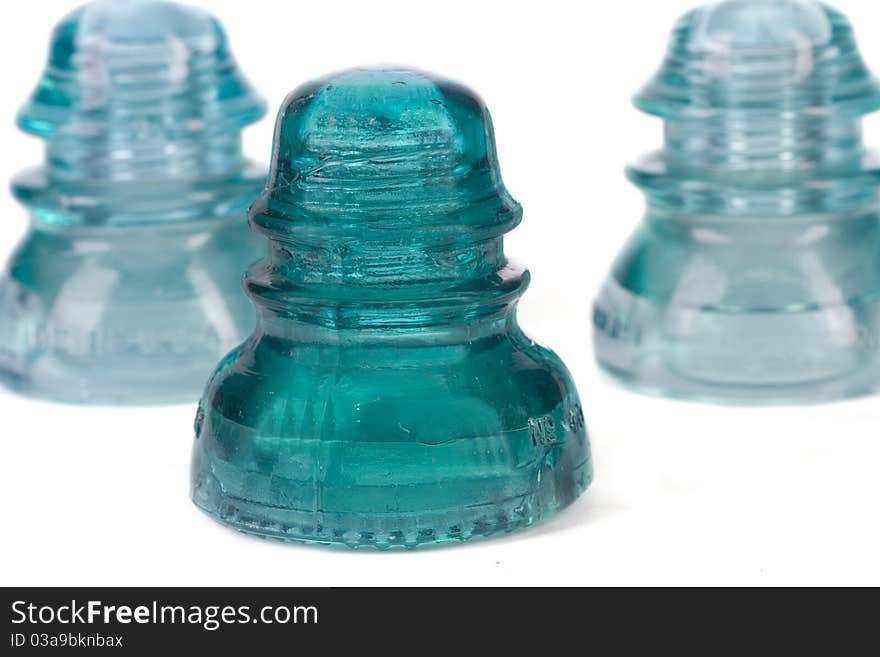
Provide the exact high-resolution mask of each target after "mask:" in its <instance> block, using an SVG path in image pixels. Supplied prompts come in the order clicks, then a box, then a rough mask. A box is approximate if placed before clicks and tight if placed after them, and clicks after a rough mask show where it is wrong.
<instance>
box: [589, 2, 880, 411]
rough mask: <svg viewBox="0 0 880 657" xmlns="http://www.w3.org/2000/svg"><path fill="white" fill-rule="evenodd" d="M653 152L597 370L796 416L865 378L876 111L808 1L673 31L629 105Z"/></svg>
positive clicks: (871, 337)
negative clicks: (640, 114) (655, 135)
mask: <svg viewBox="0 0 880 657" xmlns="http://www.w3.org/2000/svg"><path fill="white" fill-rule="evenodd" d="M635 105H636V106H637V107H638V108H639V109H641V110H643V111H644V112H647V113H649V114H652V115H655V116H658V117H660V118H661V119H662V120H663V122H664V131H665V132H664V145H663V148H662V149H661V150H660V151H658V152H655V153H651V154H649V155H647V156H646V157H644V158H643V159H641V160H640V161H638V162H636V163H635V164H633V165H632V166H630V167H629V169H628V175H629V178H630V179H631V180H632V181H633V182H634V183H635V184H636V185H637V186H638V187H639V188H640V189H641V190H642V191H643V192H644V193H645V196H646V197H647V212H646V215H645V217H644V219H643V221H642V222H641V225H640V226H639V227H638V228H637V229H636V231H635V234H634V235H633V236H632V237H631V238H630V240H629V242H628V244H627V245H626V246H625V248H624V249H623V252H622V253H621V254H620V255H619V257H618V258H617V261H616V262H615V264H614V265H613V269H612V271H611V273H610V275H609V277H608V279H607V281H606V283H605V285H604V287H603V289H602V290H601V292H600V296H599V298H598V300H597V302H596V304H595V307H594V313H593V322H594V329H595V331H594V336H595V348H596V356H597V359H598V361H599V363H600V364H601V365H602V366H603V367H604V368H605V369H606V370H607V371H609V372H610V373H611V374H613V375H614V376H616V377H617V378H618V379H620V380H621V381H623V382H624V383H626V384H629V385H631V386H633V387H636V388H638V389H640V390H644V391H648V392H654V393H659V394H662V395H668V396H674V397H685V398H696V399H707V400H713V401H718V402H731V403H800V402H815V401H824V400H831V399H836V398H843V397H849V396H854V395H859V394H863V393H866V392H869V391H872V390H873V389H875V388H876V386H877V383H878V382H880V360H878V356H880V351H878V345H880V340H878V335H880V334H878V329H880V313H878V310H880V306H878V293H880V266H878V265H880V221H878V204H877V191H878V179H880V162H878V157H877V155H876V153H872V152H869V151H866V149H865V146H864V144H863V138H862V128H861V118H862V116H863V115H864V114H866V113H869V112H872V111H874V110H876V109H878V108H880V85H878V82H877V80H876V79H875V78H874V77H873V76H872V75H871V73H870V72H869V71H868V70H867V68H866V67H865V64H864V63H863V61H862V58H861V57H860V55H859V51H858V49H857V46H856V43H855V40H854V36H853V31H852V28H851V26H850V24H849V22H848V21H847V19H846V18H845V17H844V16H842V15H841V14H839V13H838V12H837V11H835V10H833V9H831V8H829V7H827V6H825V5H823V4H819V3H818V2H814V1H813V0H727V1H725V2H720V3H717V4H713V5H709V6H706V7H703V8H700V9H696V10H695V11H692V12H691V13H689V14H687V15H685V16H684V17H683V18H682V19H681V20H680V21H679V23H678V24H677V26H676V27H675V29H674V31H673V33H672V38H671V42H670V45H669V50H668V53H667V55H666V58H665V60H664V62H663V64H662V66H661V68H660V70H659V72H658V73H657V74H656V75H655V77H654V78H653V79H652V80H651V81H650V82H649V83H648V84H647V86H645V87H644V88H643V89H642V90H641V91H640V92H639V93H638V95H637V96H636V97H635Z"/></svg>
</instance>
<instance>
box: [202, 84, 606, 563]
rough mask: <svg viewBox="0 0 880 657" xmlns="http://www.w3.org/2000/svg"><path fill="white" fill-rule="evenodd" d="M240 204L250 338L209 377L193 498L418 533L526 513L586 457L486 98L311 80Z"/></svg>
mask: <svg viewBox="0 0 880 657" xmlns="http://www.w3.org/2000/svg"><path fill="white" fill-rule="evenodd" d="M273 153H274V161H273V164H272V169H271V172H270V180H269V184H268V187H267V189H266V191H265V192H264V194H263V196H262V197H261V199H260V200H259V201H258V202H257V203H255V205H254V206H253V208H252V209H251V215H250V218H251V222H252V224H253V226H254V227H255V228H256V229H257V230H258V231H259V232H260V233H262V234H263V235H265V236H266V237H267V238H268V240H269V251H268V253H269V254H268V257H266V258H265V259H263V260H261V261H260V262H258V263H257V264H255V265H254V266H253V267H252V268H251V269H250V271H249V272H248V274H247V275H246V278H245V285H246V289H247V291H248V294H249V295H250V297H251V298H252V300H253V301H254V303H255V305H256V307H257V313H258V327H257V329H256V331H255V333H254V334H253V335H252V336H251V337H250V338H249V339H248V340H247V341H246V342H245V343H244V344H242V345H241V346H239V347H238V348H237V349H236V350H234V351H233V352H232V353H231V354H230V355H229V356H227V357H226V358H225V359H224V360H223V361H222V362H221V363H220V365H219V367H218V368H217V371H216V373H215V374H214V376H213V377H212V379H211V380H210V382H209V383H208V387H207V391H206V393H205V395H204V397H203V399H202V402H201V404H200V407H199V412H198V416H197V418H196V427H195V428H196V439H195V444H194V452H193V464H192V497H193V500H194V501H195V503H196V504H197V505H198V506H199V507H201V508H202V509H203V510H205V511H206V512H208V513H209V514H210V515H212V516H214V517H215V518H216V519H218V520H220V521H221V522H223V523H226V524H228V525H231V526H232V527H234V528H236V529H239V530H242V531H245V532H250V533H254V534H259V535H261V536H267V537H272V538H279V539H284V540H289V541H304V542H311V543H320V544H335V545H347V546H350V547H376V548H393V547H414V546H417V545H423V544H438V543H446V542H456V541H462V540H466V539H470V538H475V537H481V536H489V535H492V534H497V533H501V532H509V531H512V530H514V529H516V528H519V527H523V526H526V525H529V524H531V523H533V522H535V521H537V520H539V519H541V518H543V517H545V516H548V515H550V514H552V513H553V512H555V511H557V510H559V509H561V508H562V507H564V506H566V505H568V504H569V503H570V502H572V501H573V500H574V499H575V498H576V497H577V496H578V495H579V494H580V493H581V492H583V491H584V489H585V488H586V487H587V485H588V484H589V482H590V479H591V476H592V467H591V460H590V452H589V445H588V442H587V436H586V432H585V429H584V422H583V415H582V412H581V406H580V402H579V399H578V395H577V392H576V390H575V386H574V383H573V382H572V380H571V377H570V375H569V373H568V371H567V370H566V368H565V366H564V365H563V364H562V362H561V361H560V360H559V358H558V357H557V356H556V355H554V354H553V353H552V352H551V351H549V350H547V349H545V348H543V347H541V346H539V345H537V344H536V343H535V342H533V341H532V340H530V339H529V338H528V337H526V336H525V335H524V334H523V332H522V331H521V330H520V328H519V326H518V325H517V322H516V315H515V308H516V303H517V301H518V299H519V298H520V295H521V294H522V293H523V291H524V290H525V288H526V285H527V283H528V273H527V272H526V270H524V269H523V268H521V267H519V266H518V265H516V264H514V263H512V262H510V261H509V260H508V259H507V257H506V256H505V254H504V250H503V235H504V233H506V232H508V231H509V230H511V229H513V228H514V227H515V226H516V224H517V223H518V222H519V221H520V218H521V215H522V210H521V207H520V206H519V204H518V203H516V201H514V200H513V199H512V198H511V197H510V195H509V194H508V192H507V191H506V189H505V188H504V185H503V183H502V181H501V175H500V172H499V169H498V165H497V162H496V155H495V145H494V136H493V131H492V124H491V121H490V118H489V114H488V111H487V110H486V107H485V105H484V104H483V103H482V101H481V100H480V99H479V98H478V97H477V96H476V95H475V94H474V93H473V92H471V91H470V90H468V89H466V88H464V87H461V86H460V85H458V84H456V83H453V82H449V81H446V80H442V79H439V78H436V77H433V76H430V75H427V74H423V73H419V72H416V71H411V70H384V69H368V70H354V71H348V72H343V73H340V74H336V75H333V76H331V77H328V78H325V79H322V80H318V81H315V82H312V83H310V84H306V85H305V86H302V87H300V88H299V89H297V90H295V91H294V92H293V93H291V95H290V96H289V97H288V98H287V100H286V101H285V103H284V105H283V107H282V108H281V111H280V114H279V118H278V123H277V127H276V134H275V145H274V150H273Z"/></svg>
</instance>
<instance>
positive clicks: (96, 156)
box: [0, 0, 265, 404]
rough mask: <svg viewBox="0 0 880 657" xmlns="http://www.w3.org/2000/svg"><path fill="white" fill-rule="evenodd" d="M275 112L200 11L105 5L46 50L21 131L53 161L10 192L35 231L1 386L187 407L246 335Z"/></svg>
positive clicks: (5, 336) (11, 313) (77, 398)
mask: <svg viewBox="0 0 880 657" xmlns="http://www.w3.org/2000/svg"><path fill="white" fill-rule="evenodd" d="M264 113H265V107H264V102H263V101H262V100H261V99H260V98H259V97H257V96H256V95H255V93H254V91H253V90H252V89H251V87H250V86H249V85H248V83H247V82H246V81H245V80H244V79H243V78H242V76H241V74H240V73H239V72H238V70H237V68H236V66H235V62H234V60H233V59H232V55H231V53H230V52H229V49H228V46H227V42H226V37H225V36H224V33H223V30H222V28H221V27H220V25H219V24H218V23H217V21H216V20H215V19H213V18H212V17H211V16H209V15H207V14H205V13H204V12H203V11H201V10H198V9H195V8H190V7H185V6H181V5H177V4H173V3H170V2H158V1H154V0H101V1H98V2H93V3H91V4H89V5H86V6H85V7H83V8H81V9H78V10H76V11H74V12H73V13H72V14H70V15H69V16H67V17H66V18H65V19H63V20H62V21H61V23H60V24H59V25H58V27H57V28H56V29H55V32H54V34H53V37H52V45H51V49H50V54H49V63H48V65H47V67H46V70H45V72H44V74H43V77H42V79H41V80H40V82H39V85H38V86H37V89H36V91H35V92H34V94H33V96H32V97H31V99H30V100H29V102H28V103H27V104H26V105H25V107H24V108H23V109H22V111H21V113H20V115H19V118H18V123H19V126H20V127H21V128H22V129H23V130H25V131H26V132H28V133H31V134H33V135H36V136H38V137H40V138H42V139H44V140H45V141H46V161H45V163H44V164H43V166H41V167H40V168H37V169H33V170H29V171H25V172H23V173H22V174H21V175H19V176H18V177H17V178H16V179H15V181H14V183H13V191H14V193H15V195H16V197H17V198H18V199H19V200H20V201H21V202H22V203H24V204H25V205H26V206H27V207H28V209H29V210H30V212H31V225H30V229H29V230H28V232H27V234H26V236H25V237H24V240H23V241H22V242H21V244H20V245H19V246H18V248H17V250H16V251H15V253H14V254H13V255H12V258H11V260H10V261H9V264H8V266H7V269H6V271H5V274H4V275H3V277H2V280H0V381H2V382H4V383H6V384H7V385H9V386H11V387H13V388H14V389H17V390H19V391H21V392H23V393H26V394H30V395H35V396H39V397H46V398H51V399H57V400H63V401H70V402H86V403H138V404H139V403H156V402H172V401H191V400H195V399H197V398H198V396H199V394H200V392H201V391H202V390H203V386H204V380H205V377H206V376H207V375H208V374H209V373H210V372H211V369H212V368H213V366H214V365H215V364H216V362H217V359H218V358H219V357H221V356H222V354H224V353H226V352H227V351H228V350H229V349H230V348H232V347H233V346H235V345H236V344H237V343H238V342H240V340H241V339H242V338H243V337H244V336H246V335H247V334H248V332H249V331H250V330H251V329H252V327H253V311H252V309H251V307H250V304H249V303H248V300H247V297H246V296H245V295H244V293H243V291H242V289H241V272H242V271H243V270H244V269H245V268H246V267H247V266H248V265H249V264H250V263H252V262H253V261H255V260H256V259H257V258H259V257H260V255H261V253H262V252H264V249H263V247H262V244H261V243H260V242H259V240H257V239H255V237H254V236H253V234H252V232H251V231H250V230H249V229H248V226H247V222H246V210H247V206H248V205H249V203H250V202H251V201H252V200H253V199H254V198H255V197H256V195H257V194H259V191H260V189H261V188H262V187H263V186H264V184H265V173H264V172H263V171H262V170H260V169H259V168H257V167H255V166H254V165H253V164H250V163H248V162H246V161H245V160H244V158H243V157H242V149H241V130H242V128H243V127H244V126H246V125H248V124H250V123H252V122H253V121H256V120H257V119H258V118H260V117H261V116H262V115H263V114H264Z"/></svg>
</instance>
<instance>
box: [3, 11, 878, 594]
mask: <svg viewBox="0 0 880 657" xmlns="http://www.w3.org/2000/svg"><path fill="white" fill-rule="evenodd" d="M75 4H77V3H74V2H70V1H67V0H40V1H39V2H30V3H21V2H15V3H12V2H4V3H2V5H0V60H2V62H3V77H2V87H0V89H2V92H0V138H2V148H0V179H3V180H8V179H9V178H10V177H11V176H12V175H13V174H14V173H15V172H17V171H18V170H19V169H21V168H24V167H26V166H30V165H33V164H36V163H38V162H39V161H40V160H41V158H42V144H41V143H40V142H39V141H38V140H36V139H33V138H31V137H28V136H26V135H24V134H22V133H19V132H18V131H17V130H16V129H15V127H14V116H15V112H16V110H17V109H18V107H19V106H20V105H21V104H22V103H23V102H24V100H25V99H26V97H27V96H28V94H29V93H30V92H31V90H32V89H33V87H34V85H35V84H36V82H37V79H38V77H39V75H40V72H41V70H42V65H43V62H44V61H45V57H46V47H47V44H48V39H49V33H50V30H51V28H52V26H53V25H54V23H55V22H56V21H57V20H58V19H60V17H61V16H62V14H63V13H64V12H66V11H67V10H69V9H70V8H72V7H74V6H75ZM197 4H201V5H203V6H206V7H209V8H210V9H211V10H212V11H213V12H214V13H216V14H217V15H218V16H219V17H220V18H221V20H223V22H224V23H225V25H226V27H227V30H228V33H229V37H230V39H231V42H232V47H233V49H234V51H235V52H236V54H237V56H238V60H239V63H240V65H241V67H242V69H243V70H244V72H245V74H246V75H247V76H248V77H249V78H250V79H251V80H252V81H253V83H254V84H255V85H256V87H257V88H258V89H260V90H261V91H262V92H263V93H264V94H265V95H266V97H267V99H268V100H269V104H270V107H271V109H270V117H269V118H267V119H266V120H264V121H263V122H262V123H260V124H258V125H257V126H256V127H253V128H251V129H250V130H249V131H248V132H247V134H246V145H247V150H248V152H249V154H250V155H251V156H252V157H254V158H257V159H259V160H261V161H266V159H267V157H268V155H269V151H270V145H271V129H272V120H273V118H274V111H275V109H276V108H277V107H278V106H279V104H280V102H281V101H282V99H283V98H284V96H285V95H286V93H287V92H288V91H290V90H291V89H293V88H294V87H295V86H297V85H298V84H300V83H301V82H303V81H305V80H307V79H309V78H311V77H315V76H317V75H321V74H324V73H327V72H329V71H333V70H335V69H339V68H346V67H351V66H357V65H362V64H377V63H399V64H408V65H413V66H417V67H419V68H424V69H428V70H432V71H436V72H438V73H443V74H444V75H446V76H448V77H453V78H457V79H460V80H462V81H464V82H466V83H467V84H468V85H469V86H471V87H473V88H475V89H477V90H478V91H479V92H480V94H481V95H482V96H483V97H484V99H485V100H486V102H487V103H488V105H489V108H490V110H491V111H492V115H493V118H494V121H495V129H496V136H497V139H498V151H499V158H500V162H501V167H502V171H503V174H504V178H505V182H506V183H507V186H508V188H509V189H510V191H511V192H512V194H513V195H514V196H515V197H516V198H517V199H518V200H519V201H520V202H521V203H522V204H523V205H524V207H525V218H524V221H523V224H522V225H521V226H520V227H519V228H518V229H517V230H516V231H515V232H514V233H513V234H511V235H510V236H509V237H508V239H507V250H508V253H510V254H511V255H512V256H514V257H515V258H517V259H519V260H521V261H523V262H525V263H526V264H527V265H528V266H529V267H530V269H531V271H532V274H533V284H532V287H531V288H530V290H529V291H528V292H527V294H526V296H525V297H524V299H523V301H522V303H521V306H520V308H521V313H520V314H521V319H522V324H523V326H524V327H525V328H526V330H527V331H528V332H529V333H531V334H532V335H534V336H536V337H538V338H539V339H540V340H541V341H542V342H544V343H545V344H547V345H550V346H552V347H553V348H554V349H555V350H556V351H557V352H558V353H559V354H560V355H561V356H562V358H563V360H565V362H566V363H567V364H568V366H569V368H570V369H571V371H572V373H573V375H574V377H575V380H576V381H577V384H578V387H579V390H580V393H581V397H582V399H583V406H584V411H585V415H586V419H587V424H588V428H589V429H590V432H591V437H592V442H593V451H594V459H595V466H596V478H595V482H594V484H593V486H592V487H591V488H590V490H589V491H588V492H587V494H586V495H585V497H584V498H582V499H581V500H580V501H579V502H578V503H576V504H575V505H574V506H572V507H571V508H570V509H568V510H567V511H566V512H564V513H562V514H560V515H559V516H557V517H556V518H554V519H553V520H551V521H549V522H547V523H545V524H543V525H540V526H538V527H536V528H534V529H531V530H527V531H524V532H521V533H518V534H515V535H512V536H510V537H509V538H502V539H496V540H492V541H486V542H479V543H473V544H467V545H462V546H458V547H451V548H444V549H435V550H425V551H416V552H411V553H397V552H395V553H353V552H345V551H335V550H333V551H331V550H326V549H315V548H308V547H300V546H293V545H285V544H279V543H273V542H268V541H262V540H258V539H254V538H249V537H246V536H243V535H239V534H236V533H235V532H233V531H230V530H227V529H224V528H222V527H220V526H218V525H216V524H214V523H213V522H212V521H211V520H209V519H208V518H207V517H205V516H203V515H202V514H201V513H199V512H198V511H196V509H195V508H194V507H193V506H192V504H191V503H190V501H189V499H188V494H187V491H188V461H189V453H190V444H191V440H192V419H193V415H194V410H195V407H194V405H193V406H183V407H165V408H141V409H111V408H106V409H105V408H80V407H74V406H58V405H50V404H45V403H40V402H33V401H29V400H25V399H21V398H18V397H15V396H12V395H10V394H8V393H2V392H0V448H2V457H0V500H2V516H3V518H2V530H0V531H2V551H0V584H4V585H13V584H20V585H51V584H59V585H60V584H69V585H76V584H83V585H86V584H89V585H318V586H324V585H368V584H369V585H429V584H441V585H443V584H477V585H483V584H487V585H516V584H584V585H598V584H869V583H871V584H880V556H878V555H880V512H878V504H880V433H878V425H880V398H873V399H863V400H858V401H853V402H846V403H839V404H833V405H826V406H810V407H801V408H779V409H771V408H761V409H750V408H726V407H717V406H710V405H701V404H692V403H682V402H674V401H667V400H662V399H654V398H646V397H641V396H637V395H634V394H631V393H628V392H624V391H622V390H619V389H617V388H615V387H614V386H613V385H611V384H610V383H609V382H607V381H605V380H603V378H602V377H601V376H600V375H599V374H598V373H597V371H596V368H595V366H594V364H593V360H592V355H591V353H590V349H591V347H590V337H589V336H590V329H589V312H590V311H589V308H590V303H591V300H592V298H593V296H594V294H595V293H596V291H597V289H598V287H599V285H600V283H601V280H602V278H603V276H604V274H605V271H606V270H607V268H608V266H609V264H610V262H611V260H612V258H613V257H614V255H615V253H616V252H617V250H618V249H619V248H620V246H621V244H622V242H623V241H624V239H625V238H626V236H627V235H628V233H629V232H630V231H631V230H632V229H633V228H634V226H635V225H636V223H637V221H638V219H639V217H640V215H641V212H642V198H641V196H640V194H639V192H638V191H637V190H636V189H635V188H633V187H631V186H630V185H629V184H628V183H627V182H626V181H625V180H624V178H623V175H622V168H623V166H624V164H625V163H626V162H627V161H628V160H629V159H631V158H634V157H635V156H637V155H638V154H640V153H642V152H643V151H646V150H649V149H651V148H653V147H655V146H657V145H658V144H659V140H660V131H659V122H658V121H656V120H655V119H652V118H649V117H647V116H645V115H642V114H640V113H638V112H637V111H636V110H634V109H633V108H631V106H630V104H629V98H630V96H631V95H632V93H633V92H635V91H636V90H637V88H638V87H639V86H640V85H641V84H642V83H643V82H644V81H646V80H647V79H648V77H649V76H650V75H651V74H652V73H653V71H654V70H655V68H656V66H657V65H658V64H659V62H660V58H661V56H662V54H663V51H664V46H665V42H666V38H667V34H668V30H669V29H670V28H671V26H672V24H673V21H674V20H675V18H676V17H677V16H678V15H679V14H680V13H682V12H683V11H684V10H686V9H688V8H689V7H690V6H692V3H689V2H686V1H680V0H665V1H664V2H654V1H650V0H616V1H615V2H601V3H599V2H589V3H586V2H585V3H574V2H556V1H549V0H544V1H543V2H534V0H530V1H528V2H497V3H496V2H491V3H490V2H476V1H475V0H467V1H465V2H461V1H458V0H444V1H443V2H431V3H419V2H412V1H408V2H407V1H402V2H390V1H386V0H371V1H370V2H353V1H352V2H342V1H337V2H277V1H270V0H249V1H248V2H241V1H240V0H215V1H212V2H204V1H203V2H199V3H197ZM837 6H838V7H839V8H840V9H842V10H843V11H845V12H846V13H847V14H849V16H850V18H851V19H852V20H853V22H854V23H855V25H856V31H857V33H858V35H859V36H860V37H861V38H860V42H861V45H862V49H863V52H864V55H865V57H866V59H867V60H868V62H869V64H870V65H871V66H872V67H873V68H874V70H876V71H880V6H878V5H877V3H876V2H873V1H870V0H838V1H837ZM868 125H869V131H868V133H867V134H868V137H869V139H871V138H873V143H875V144H877V145H880V131H878V130H877V129H876V126H872V124H871V122H870V121H869V123H868ZM0 210H2V219H0V249H2V251H3V255H4V257H5V254H7V253H8V252H9V251H11V249H12V248H13V246H14V244H15V243H16V241H17V239H18V238H19V237H20V235H21V234H22V233H23V231H24V229H25V226H26V221H27V217H26V214H25V212H24V210H23V209H22V208H21V207H19V206H18V205H16V204H15V203H14V202H13V200H12V199H11V197H10V196H9V194H8V193H7V194H4V195H2V196H0Z"/></svg>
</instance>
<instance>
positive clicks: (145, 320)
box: [0, 220, 258, 405]
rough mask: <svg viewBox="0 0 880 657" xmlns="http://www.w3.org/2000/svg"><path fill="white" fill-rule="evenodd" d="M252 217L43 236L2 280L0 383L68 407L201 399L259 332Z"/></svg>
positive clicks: (31, 239)
mask: <svg viewBox="0 0 880 657" xmlns="http://www.w3.org/2000/svg"><path fill="white" fill-rule="evenodd" d="M257 244H258V240H255V239H254V238H253V237H252V236H251V234H250V232H249V231H248V229H247V226H246V224H245V222H244V221H243V220H237V221H236V222H234V223H228V224H227V225H225V226H218V225H217V224H216V222H211V223H210V224H208V225H206V226H200V225H190V226H189V227H188V228H187V227H180V226H168V227H158V226H153V227H150V228H145V229H130V228H126V229H124V230H121V229H118V228H114V229H106V230H95V229H91V230H89V231H76V230H73V231H70V230H68V231H65V232H63V233H61V232H58V233H50V232H41V231H32V232H31V233H29V234H28V235H27V236H26V238H25V240H24V241H23V243H22V244H21V246H20V247H19V249H18V251H17V252H16V253H15V254H14V255H13V257H12V259H11V261H10V264H9V267H8V269H7V270H6V272H5V274H3V276H2V278H0V383H2V384H5V385H6V386H7V387H9V388H11V389H13V390H14V391H17V392H19V393H21V394H24V395H28V396H33V397H37V398H43V399H49V400H53V401H61V402H68V403H82V404H107V405H126V404H132V405H147V404H160V403H184V402H193V401H194V400H196V399H198V397H199V395H200V394H201V392H202V391H203V390H204V386H205V382H206V381H207V380H208V377H209V376H210V374H211V371H212V370H213V368H214V367H215V366H216V363H217V360H218V359H219V358H221V357H222V356H223V354H224V353H226V352H227V351H228V350H229V349H230V348H231V347H232V346H234V345H235V344H236V343H237V342H239V341H240V340H241V339H242V336H244V335H246V334H247V333H248V332H249V331H250V330H251V329H252V327H253V323H254V320H253V309H252V307H251V306H250V304H249V303H248V300H247V297H246V296H245V294H244V292H243V291H242V289H241V286H240V278H241V271H242V270H243V269H244V268H245V267H246V266H247V265H248V264H249V262H251V261H252V260H253V259H254V258H255V257H256V256H257V254H258V246H257Z"/></svg>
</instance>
